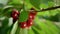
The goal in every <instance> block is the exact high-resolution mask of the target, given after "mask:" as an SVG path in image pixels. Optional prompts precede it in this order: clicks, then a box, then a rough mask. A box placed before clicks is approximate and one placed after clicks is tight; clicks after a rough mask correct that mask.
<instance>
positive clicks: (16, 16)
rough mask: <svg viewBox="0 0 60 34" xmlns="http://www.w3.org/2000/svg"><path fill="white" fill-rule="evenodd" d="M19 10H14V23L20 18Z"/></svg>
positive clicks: (12, 15) (12, 14)
mask: <svg viewBox="0 0 60 34" xmlns="http://www.w3.org/2000/svg"><path fill="white" fill-rule="evenodd" d="M18 16H19V12H18V10H16V9H13V10H12V13H11V17H13V23H14V22H15V21H16V20H17V19H18Z"/></svg>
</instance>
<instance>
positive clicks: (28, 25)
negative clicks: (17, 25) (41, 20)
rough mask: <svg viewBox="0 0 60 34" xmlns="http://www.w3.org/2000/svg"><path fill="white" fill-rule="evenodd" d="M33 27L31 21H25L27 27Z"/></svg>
mask: <svg viewBox="0 0 60 34" xmlns="http://www.w3.org/2000/svg"><path fill="white" fill-rule="evenodd" d="M32 25H33V20H32V19H28V20H27V27H30V26H32Z"/></svg>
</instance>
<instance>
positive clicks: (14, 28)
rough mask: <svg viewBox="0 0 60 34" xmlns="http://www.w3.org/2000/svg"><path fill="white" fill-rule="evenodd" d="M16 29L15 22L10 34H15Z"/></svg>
mask: <svg viewBox="0 0 60 34" xmlns="http://www.w3.org/2000/svg"><path fill="white" fill-rule="evenodd" d="M17 28H18V21H16V22H15V24H14V25H13V28H12V30H11V33H10V34H15V33H16V30H17Z"/></svg>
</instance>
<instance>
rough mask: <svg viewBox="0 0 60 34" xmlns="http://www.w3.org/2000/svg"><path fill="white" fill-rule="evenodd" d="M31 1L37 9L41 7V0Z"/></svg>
mask: <svg viewBox="0 0 60 34" xmlns="http://www.w3.org/2000/svg"><path fill="white" fill-rule="evenodd" d="M30 3H31V4H32V5H33V6H34V7H35V8H37V9H40V7H39V6H40V0H30Z"/></svg>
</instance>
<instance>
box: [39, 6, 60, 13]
mask: <svg viewBox="0 0 60 34" xmlns="http://www.w3.org/2000/svg"><path fill="white" fill-rule="evenodd" d="M57 8H60V6H55V7H50V8H47V9H42V10H40V11H48V10H54V9H57ZM40 11H38V12H40Z"/></svg>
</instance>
